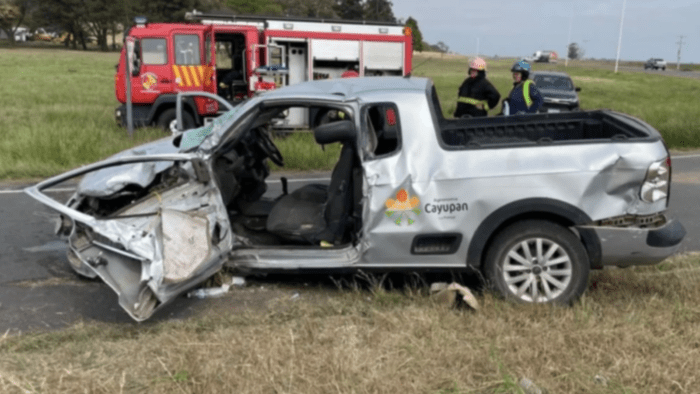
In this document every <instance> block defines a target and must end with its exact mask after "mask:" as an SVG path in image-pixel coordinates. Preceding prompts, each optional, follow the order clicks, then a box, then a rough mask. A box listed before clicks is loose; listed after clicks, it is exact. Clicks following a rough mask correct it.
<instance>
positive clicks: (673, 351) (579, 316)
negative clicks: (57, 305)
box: [0, 255, 700, 394]
mask: <svg viewBox="0 0 700 394" xmlns="http://www.w3.org/2000/svg"><path fill="white" fill-rule="evenodd" d="M698 279H700V256H698V255H694V256H686V257H683V258H674V259H671V260H668V261H666V262H664V263H662V264H661V265H659V266H656V267H644V268H634V269H619V270H605V271H597V272H593V273H592V277H591V280H590V281H589V288H588V290H587V292H586V294H585V295H584V297H583V298H582V300H581V301H580V302H578V303H577V304H576V305H574V306H572V307H553V306H546V305H544V306H543V305H539V306H538V305H516V304H513V303H509V302H504V301H502V300H500V299H497V298H494V297H492V296H491V295H489V294H485V295H477V299H478V301H479V303H480V307H481V308H480V310H479V311H476V312H474V311H471V310H465V309H449V308H447V307H445V306H444V305H441V304H438V303H436V302H434V301H433V300H432V299H431V298H430V297H429V296H428V295H427V294H426V291H425V288H424V287H416V286H409V287H407V288H406V289H404V290H383V289H382V288H374V289H373V290H372V289H369V290H366V289H365V290H362V289H361V290H352V289H347V290H336V289H332V288H314V287H306V288H304V287H302V288H299V289H297V290H296V291H299V293H300V294H301V297H300V298H298V299H296V300H294V299H290V298H291V294H292V292H293V291H294V290H292V289H289V290H287V291H286V292H285V291H284V290H285V289H282V291H281V294H280V295H279V296H277V297H276V298H274V299H272V300H270V301H269V303H267V305H265V306H263V307H259V308H252V309H251V308H248V309H246V308H245V307H243V306H242V305H241V304H242V302H243V301H241V299H249V298H250V297H249V296H247V294H250V293H251V292H254V291H256V290H255V288H258V287H259V286H260V285H257V286H251V287H248V288H245V289H238V290H233V291H232V292H231V293H230V294H228V295H226V296H225V298H223V299H220V300H217V301H221V302H220V305H222V306H220V307H219V308H218V309H215V310H213V311H212V312H209V313H206V314H205V317H199V318H189V319H186V320H181V321H177V320H171V321H166V322H160V323H154V322H153V323H152V322H147V323H144V324H136V323H132V324H96V323H90V322H87V323H83V324H78V325H76V326H75V327H73V328H70V329H67V330H64V331H62V332H54V333H32V334H23V335H19V336H16V335H15V336H13V335H9V336H2V335H0V392H3V393H76V392H87V393H168V394H169V393H305V394H315V393H319V394H325V393H330V392H332V393H388V394H389V393H390V394H394V393H434V394H445V393H453V394H456V393H464V394H467V393H479V394H486V393H489V394H496V393H501V394H503V393H513V394H518V393H519V394H522V393H523V391H521V389H520V388H519V387H518V385H517V382H519V381H520V379H521V378H523V377H526V378H528V379H530V380H531V381H533V382H534V383H535V384H536V385H538V386H539V387H541V388H542V389H546V390H547V392H549V393H552V394H554V393H592V394H596V393H599V394H602V393H615V394H618V393H619V394H627V393H638V394H647V393H648V394H658V393H692V392H697V390H696V386H697V371H698V369H699V368H700V357H698V354H697V353H698V349H699V348H700V330H698V329H697V327H698V324H700V287H699V286H698V285H697V283H698ZM264 286H265V287H266V288H268V289H269V288H271V287H274V286H275V285H274V284H271V283H265V284H264ZM257 294H264V293H257Z"/></svg>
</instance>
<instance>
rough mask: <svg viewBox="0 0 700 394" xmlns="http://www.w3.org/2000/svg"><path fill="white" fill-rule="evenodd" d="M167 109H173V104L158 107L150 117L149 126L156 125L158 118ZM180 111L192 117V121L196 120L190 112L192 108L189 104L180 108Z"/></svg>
mask: <svg viewBox="0 0 700 394" xmlns="http://www.w3.org/2000/svg"><path fill="white" fill-rule="evenodd" d="M169 109H175V103H163V104H161V105H159V106H158V107H157V108H156V110H155V111H154V112H153V116H152V117H151V121H150V124H151V125H156V124H158V119H160V116H161V115H162V114H163V112H165V111H167V110H169ZM182 110H183V111H184V112H186V113H188V114H190V116H192V119H196V118H195V116H194V111H193V110H192V108H191V107H190V105H189V104H187V103H185V104H184V105H183V106H182Z"/></svg>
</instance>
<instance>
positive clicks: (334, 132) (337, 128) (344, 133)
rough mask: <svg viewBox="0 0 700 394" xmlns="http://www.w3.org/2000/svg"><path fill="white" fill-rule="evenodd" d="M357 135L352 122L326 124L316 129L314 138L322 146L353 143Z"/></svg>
mask: <svg viewBox="0 0 700 394" xmlns="http://www.w3.org/2000/svg"><path fill="white" fill-rule="evenodd" d="M356 135H357V133H356V132H355V125H354V124H353V123H352V121H350V120H341V121H337V122H331V123H326V124H323V125H321V126H318V127H316V128H315V129H314V138H315V139H316V142H317V143H319V144H321V145H325V144H332V143H334V142H348V141H353V140H355V137H356Z"/></svg>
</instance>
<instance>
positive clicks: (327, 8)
mask: <svg viewBox="0 0 700 394" xmlns="http://www.w3.org/2000/svg"><path fill="white" fill-rule="evenodd" d="M277 2H278V3H279V4H280V5H281V6H282V9H283V14H284V15H286V16H299V17H304V18H331V19H335V18H338V14H337V13H336V12H335V4H336V3H335V0H277Z"/></svg>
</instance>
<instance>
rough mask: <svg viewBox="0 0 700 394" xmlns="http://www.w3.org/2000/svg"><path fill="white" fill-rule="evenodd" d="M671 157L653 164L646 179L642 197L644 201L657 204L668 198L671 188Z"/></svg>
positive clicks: (641, 192) (641, 193)
mask: <svg viewBox="0 0 700 394" xmlns="http://www.w3.org/2000/svg"><path fill="white" fill-rule="evenodd" d="M670 181H671V156H668V157H666V158H665V159H663V160H660V161H657V162H654V163H651V165H650V166H649V169H648V170H647V176H646V178H645V179H644V184H643V185H642V190H641V191H640V197H641V198H642V201H646V202H656V201H659V200H663V199H664V198H667V197H668V193H669V188H670V186H671V183H670Z"/></svg>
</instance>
